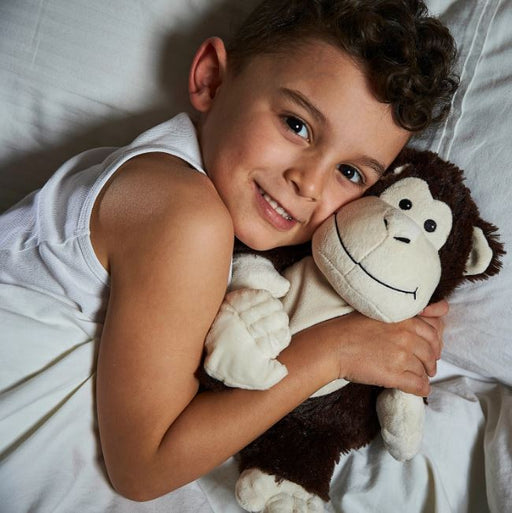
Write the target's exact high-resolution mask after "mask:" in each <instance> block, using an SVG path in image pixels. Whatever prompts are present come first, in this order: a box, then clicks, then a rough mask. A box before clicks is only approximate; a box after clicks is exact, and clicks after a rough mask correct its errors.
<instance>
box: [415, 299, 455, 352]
mask: <svg viewBox="0 0 512 513" xmlns="http://www.w3.org/2000/svg"><path fill="white" fill-rule="evenodd" d="M449 309H450V307H449V305H448V301H446V300H444V299H443V300H441V301H439V302H437V303H432V304H431V305H428V306H427V307H426V308H425V309H424V310H423V311H422V312H421V313H420V314H419V315H420V317H421V318H422V319H423V320H424V321H425V322H428V323H429V324H430V325H431V326H432V327H433V328H435V329H436V330H437V333H438V334H439V336H440V337H442V336H443V333H444V316H445V315H446V314H447V313H448V310H449ZM442 348H443V343H442V340H441V349H442ZM439 357H441V354H439Z"/></svg>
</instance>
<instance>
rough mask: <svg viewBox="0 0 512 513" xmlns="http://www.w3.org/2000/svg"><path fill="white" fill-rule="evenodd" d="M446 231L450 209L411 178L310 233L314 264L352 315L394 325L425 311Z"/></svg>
mask: <svg viewBox="0 0 512 513" xmlns="http://www.w3.org/2000/svg"><path fill="white" fill-rule="evenodd" d="M451 226H452V215H451V209H450V207H449V206H448V205H446V204H445V203H443V202H441V201H438V200H435V199H434V198H433V197H432V195H431V194H430V191H429V188H428V184H427V183H426V182H425V181H424V180H422V179H419V178H412V177H408V178H404V179H403V180H399V181H397V182H395V183H394V184H393V185H391V186H390V187H389V188H387V189H386V190H385V191H384V192H383V193H382V194H381V195H380V197H376V196H367V197H364V198H361V199H359V200H356V201H353V202H352V203H350V204H348V205H346V206H344V207H343V208H342V209H341V210H340V211H339V212H338V213H337V214H336V215H335V216H332V217H331V218H329V219H328V220H327V221H326V222H325V223H324V224H323V225H322V226H321V227H320V228H319V229H318V230H317V232H316V233H315V237H314V239H313V257H314V259H315V262H316V264H317V266H318V267H319V268H320V270H321V271H322V272H323V274H324V275H325V276H326V278H327V279H328V280H329V282H330V283H331V285H332V286H333V287H334V289H335V290H336V291H337V293H338V294H340V295H341V296H342V297H343V298H344V299H345V300H346V301H347V302H348V303H349V304H350V305H351V306H353V307H354V308H355V309H356V310H358V311H360V312H361V313H364V314H365V315H368V316H370V317H374V318H377V319H381V320H385V321H388V322H397V321H400V320H403V319H406V318H409V317H412V316H413V315H416V314H417V313H419V312H420V311H421V310H422V309H423V308H424V307H425V306H426V305H427V304H428V302H429V300H430V298H431V296H432V294H433V292H434V290H435V289H436V287H437V284H438V283H439V279H440V276H441V262H440V257H439V249H440V248H441V247H442V245H443V244H444V243H445V242H446V239H447V237H448V234H449V233H450V229H451Z"/></svg>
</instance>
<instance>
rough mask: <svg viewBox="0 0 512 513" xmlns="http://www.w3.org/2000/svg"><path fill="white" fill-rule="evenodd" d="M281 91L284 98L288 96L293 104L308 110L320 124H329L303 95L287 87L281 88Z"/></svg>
mask: <svg viewBox="0 0 512 513" xmlns="http://www.w3.org/2000/svg"><path fill="white" fill-rule="evenodd" d="M279 91H280V92H281V93H282V94H283V95H284V96H287V97H288V98H289V99H290V100H291V101H292V102H294V103H296V104H297V105H300V106H301V107H303V108H304V109H306V110H307V111H308V112H309V113H310V114H311V115H312V116H313V117H314V118H315V119H316V120H317V121H318V122H319V123H322V124H323V125H325V124H326V123H327V120H326V119H325V116H324V115H323V113H322V112H321V111H320V110H319V109H318V108H317V107H315V106H314V105H313V104H312V103H311V102H310V101H309V100H308V99H307V98H306V97H305V96H304V95H303V94H302V93H300V92H299V91H297V90H295V89H288V88H287V87H281V88H280V89H279Z"/></svg>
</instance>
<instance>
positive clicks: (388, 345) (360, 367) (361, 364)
mask: <svg viewBox="0 0 512 513" xmlns="http://www.w3.org/2000/svg"><path fill="white" fill-rule="evenodd" d="M446 310H447V305H445V304H436V305H432V308H429V310H427V311H425V312H424V316H418V317H415V318H413V319H408V320H406V321H402V322H399V323H384V322H380V321H376V320H373V319H370V318H368V317H365V316H363V315H361V314H359V313H357V312H353V313H351V314H348V315H345V316H343V317H339V318H337V319H332V320H331V321H327V322H325V323H323V324H322V325H318V326H317V327H312V328H310V329H312V330H316V329H318V330H321V332H320V331H319V332H318V334H315V335H314V336H315V338H316V339H318V337H323V338H324V339H326V340H327V339H328V340H329V341H330V343H332V344H333V345H334V347H335V348H336V349H335V351H336V357H337V362H338V365H339V367H338V368H339V373H338V377H340V378H345V379H347V380H348V381H353V382H356V383H366V384H372V385H379V386H383V387H386V388H398V389H400V390H403V391H404V392H409V393H412V394H416V395H420V396H427V395H428V394H429V393H430V383H429V377H431V376H434V375H435V373H436V361H437V360H438V359H439V358H440V355H441V349H442V341H441V333H440V332H441V331H442V321H441V319H440V317H438V316H439V315H440V314H442V312H445V311H446ZM426 314H428V317H427V315H426ZM306 331H307V330H306Z"/></svg>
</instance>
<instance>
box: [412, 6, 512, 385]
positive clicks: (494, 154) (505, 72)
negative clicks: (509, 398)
mask: <svg viewBox="0 0 512 513" xmlns="http://www.w3.org/2000/svg"><path fill="white" fill-rule="evenodd" d="M429 4H430V7H431V10H432V12H435V13H438V14H439V15H440V17H441V19H442V20H443V21H444V22H445V23H446V24H447V25H448V26H449V27H450V28H451V30H452V33H453V34H454V36H455V38H456V40H457V43H458V49H459V59H458V62H459V71H460V74H461V86H460V89H459V91H458V92H457V93H456V95H455V98H454V101H453V111H452V113H451V115H450V117H449V118H448V120H447V121H446V123H444V124H443V126H441V127H440V128H438V129H437V130H435V131H434V132H430V133H428V134H424V135H423V136H422V137H421V138H419V139H417V140H416V141H415V142H414V145H415V146H418V147H421V148H426V149H430V150H432V151H436V152H438V153H439V154H440V156H441V157H443V158H446V159H448V160H450V161H452V162H453V163H454V164H456V165H457V166H459V167H460V168H461V169H463V170H464V172H465V175H466V177H467V181H466V184H467V185H468V187H469V188H470V189H471V191H472V194H473V196H474V197H475V199H476V202H477V204H478V206H479V209H480V213H481V214H482V217H483V218H484V219H486V220H487V221H490V222H492V223H494V224H496V225H497V226H498V227H499V232H500V234H501V240H502V241H503V242H504V243H505V249H506V250H508V251H509V253H508V254H507V255H505V258H504V259H503V269H502V271H501V273H500V274H499V275H498V276H496V277H493V278H491V279H489V281H487V282H480V283H477V284H468V285H465V286H463V287H461V288H460V289H459V290H458V291H457V292H456V293H455V294H454V295H453V296H452V299H451V301H450V305H451V310H450V314H449V316H448V319H447V329H446V336H445V350H444V353H443V356H444V358H445V359H446V360H448V361H449V362H451V363H454V364H456V365H458V366H459V367H462V368H465V369H468V370H471V371H474V372H477V373H479V374H481V375H484V376H488V377H494V378H496V379H498V380H500V381H502V382H504V383H507V384H509V385H512V267H511V263H512V253H511V251H512V248H510V247H509V242H510V241H511V240H512V187H511V185H510V177H511V175H512V173H511V171H510V170H511V167H512V137H511V135H512V129H511V120H512V58H511V55H512V31H511V30H510V27H511V26H512V9H511V8H510V3H509V2H507V1H506V0H489V1H487V2H479V1H476V0H471V1H469V0H431V1H430V2H429Z"/></svg>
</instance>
